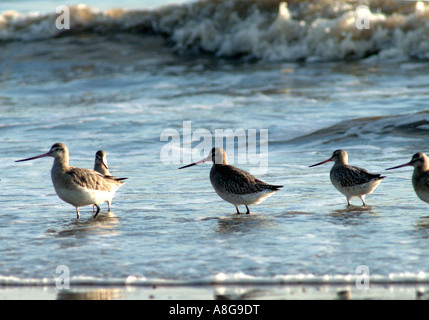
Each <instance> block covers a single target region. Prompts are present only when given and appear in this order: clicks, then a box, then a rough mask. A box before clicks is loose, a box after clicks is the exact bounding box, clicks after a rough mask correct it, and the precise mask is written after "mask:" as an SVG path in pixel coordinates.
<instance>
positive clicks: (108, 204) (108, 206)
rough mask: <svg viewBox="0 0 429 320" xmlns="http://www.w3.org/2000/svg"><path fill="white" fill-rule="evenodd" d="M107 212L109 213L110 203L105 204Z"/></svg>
mask: <svg viewBox="0 0 429 320" xmlns="http://www.w3.org/2000/svg"><path fill="white" fill-rule="evenodd" d="M107 211H109V212H110V202H107Z"/></svg>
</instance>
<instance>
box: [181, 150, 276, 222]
mask: <svg viewBox="0 0 429 320" xmlns="http://www.w3.org/2000/svg"><path fill="white" fill-rule="evenodd" d="M206 161H212V162H213V166H212V168H211V170H210V182H211V184H212V186H213V188H214V189H215V191H216V193H217V194H218V195H219V196H220V197H221V198H222V199H223V200H225V201H227V202H229V203H232V204H233V205H234V206H235V208H236V210H237V214H240V211H239V210H238V205H244V206H246V209H247V211H246V213H247V214H249V213H250V210H249V207H248V206H249V205H253V204H258V203H260V202H262V201H264V200H265V199H266V198H268V197H269V196H271V195H272V194H274V192H276V191H278V190H279V188H282V187H283V186H276V185H270V184H267V183H265V182H263V181H261V180H259V179H256V178H255V177H254V176H253V175H251V174H250V173H248V172H246V171H244V170H241V169H238V168H236V167H234V166H231V165H229V164H228V159H227V155H226V152H225V150H223V149H222V148H219V147H217V148H213V149H212V150H211V151H210V154H209V155H208V156H207V157H206V158H204V159H202V160H200V161H198V162H195V163H191V164H190V165H187V166H183V167H180V168H179V169H183V168H187V167H190V166H193V165H197V164H200V163H203V162H206Z"/></svg>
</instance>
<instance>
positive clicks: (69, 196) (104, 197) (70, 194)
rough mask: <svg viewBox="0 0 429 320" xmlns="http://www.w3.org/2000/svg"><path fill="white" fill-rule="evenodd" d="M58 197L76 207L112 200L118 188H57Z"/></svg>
mask: <svg viewBox="0 0 429 320" xmlns="http://www.w3.org/2000/svg"><path fill="white" fill-rule="evenodd" d="M55 191H56V193H57V195H58V197H59V198H60V199H61V200H63V201H65V202H67V203H70V204H71V205H73V206H75V207H83V206H88V205H92V204H102V203H104V202H106V201H108V202H110V201H112V198H113V196H114V195H115V192H116V190H112V191H110V192H108V191H101V190H89V189H84V188H81V189H74V190H70V189H65V188H55Z"/></svg>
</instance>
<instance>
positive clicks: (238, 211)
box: [235, 206, 240, 214]
mask: <svg viewBox="0 0 429 320" xmlns="http://www.w3.org/2000/svg"><path fill="white" fill-rule="evenodd" d="M235 209H236V210H237V214H240V210H238V207H237V206H235Z"/></svg>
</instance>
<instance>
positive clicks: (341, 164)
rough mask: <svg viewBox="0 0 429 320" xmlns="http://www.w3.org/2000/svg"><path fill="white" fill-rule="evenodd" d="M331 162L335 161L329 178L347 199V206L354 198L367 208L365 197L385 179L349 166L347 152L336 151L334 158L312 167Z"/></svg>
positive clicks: (333, 154)
mask: <svg viewBox="0 0 429 320" xmlns="http://www.w3.org/2000/svg"><path fill="white" fill-rule="evenodd" d="M330 161H334V162H335V163H334V165H333V166H332V168H331V171H330V174H329V177H330V179H331V182H332V184H333V185H334V187H335V188H336V189H337V190H338V191H339V192H341V193H342V194H344V195H345V196H346V198H347V205H348V206H350V205H351V204H350V200H351V199H352V198H353V197H359V198H360V199H361V200H362V204H363V205H364V206H365V205H366V203H365V196H366V195H367V194H370V193H371V192H373V191H374V189H375V188H376V187H377V186H378V184H379V183H380V182H381V180H383V179H384V178H385V176H381V175H380V174H373V173H369V172H368V171H367V170H365V169H363V168H359V167H355V166H351V165H349V164H348V155H347V152H346V151H345V150H335V151H334V152H333V153H332V156H331V157H330V158H329V159H327V160H325V161H322V162H319V163H316V164H314V165H312V166H310V167H315V166H318V165H321V164H324V163H327V162H330Z"/></svg>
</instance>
